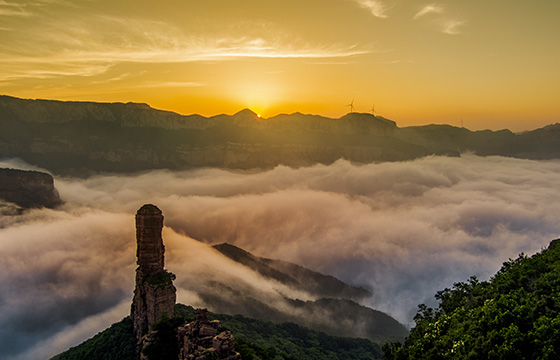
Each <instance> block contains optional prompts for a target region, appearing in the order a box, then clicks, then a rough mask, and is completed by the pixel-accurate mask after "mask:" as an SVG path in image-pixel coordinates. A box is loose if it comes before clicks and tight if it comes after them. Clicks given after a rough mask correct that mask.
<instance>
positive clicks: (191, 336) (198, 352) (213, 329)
mask: <svg viewBox="0 0 560 360" xmlns="http://www.w3.org/2000/svg"><path fill="white" fill-rule="evenodd" d="M178 339H179V359H180V360H191V359H192V360H195V359H196V360H206V359H227V360H238V359H241V356H240V355H239V354H238V353H237V352H235V341H234V339H233V336H232V335H231V332H229V331H222V332H220V322H219V321H218V320H213V321H210V320H208V310H206V309H197V310H196V320H195V321H194V322H191V323H188V324H186V325H185V326H182V327H180V328H179V330H178Z"/></svg>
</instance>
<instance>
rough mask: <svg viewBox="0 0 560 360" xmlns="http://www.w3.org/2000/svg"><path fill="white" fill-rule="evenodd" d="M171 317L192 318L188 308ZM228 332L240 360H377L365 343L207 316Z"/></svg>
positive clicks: (237, 318)
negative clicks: (232, 338)
mask: <svg viewBox="0 0 560 360" xmlns="http://www.w3.org/2000/svg"><path fill="white" fill-rule="evenodd" d="M175 314H176V315H179V316H183V317H185V318H186V319H188V320H189V321H192V320H193V319H194V318H195V312H194V309H193V308H192V307H190V306H185V305H176V306H175ZM210 317H211V318H212V319H216V320H220V323H221V326H222V327H223V328H225V329H228V330H230V331H231V332H232V334H233V336H234V338H235V343H236V346H235V349H236V351H238V352H239V353H240V354H241V357H242V358H243V360H251V359H254V360H259V359H262V360H267V359H294V360H296V359H297V360H312V359H317V360H318V359H333V360H334V359H341V360H344V359H347V360H350V359H360V360H361V359H364V360H365V359H381V358H382V352H381V348H380V346H379V345H377V344H374V343H373V342H371V341H369V340H367V339H356V338H342V337H335V336H330V335H326V334H324V333H322V332H318V331H315V330H311V329H308V328H304V327H301V326H299V325H297V324H294V323H283V324H276V323H272V322H269V321H262V320H255V319H249V318H246V317H244V316H241V315H234V316H232V315H223V314H210Z"/></svg>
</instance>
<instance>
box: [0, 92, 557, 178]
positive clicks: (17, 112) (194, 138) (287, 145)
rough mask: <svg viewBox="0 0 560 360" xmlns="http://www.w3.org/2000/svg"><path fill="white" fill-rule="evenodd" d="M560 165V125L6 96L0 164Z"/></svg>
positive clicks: (85, 167) (67, 170) (61, 170)
mask: <svg viewBox="0 0 560 360" xmlns="http://www.w3.org/2000/svg"><path fill="white" fill-rule="evenodd" d="M465 151H471V152H474V153H476V154H478V155H481V156H487V155H502V156H511V157H518V158H526V159H553V158H560V124H554V125H549V126H546V127H544V128H541V129H537V130H533V131H527V132H524V133H520V134H515V133H513V132H511V131H509V130H500V131H490V130H484V131H470V130H468V129H465V128H460V127H453V126H449V125H427V126H412V127H403V128H399V127H398V126H397V125H396V123H395V122H394V121H391V120H388V119H385V118H382V117H379V116H373V115H371V114H363V113H349V114H347V115H345V116H343V117H341V118H339V119H332V118H327V117H322V116H317V115H306V114H301V113H294V114H289V115H286V114H282V115H278V116H275V117H272V118H269V119H261V118H259V117H258V116H257V115H256V114H255V113H253V112H252V111H250V110H247V109H245V110H242V111H240V112H238V113H237V114H235V115H231V116H230V115H217V116H213V117H203V116H200V115H187V116H185V115H179V114H177V113H173V112H169V111H162V110H156V109H153V108H151V107H150V106H148V105H146V104H138V103H126V104H124V103H94V102H62V101H53V100H27V99H19V98H14V97H10V96H0V158H12V157H18V158H21V159H23V160H25V161H27V162H29V163H31V164H34V165H38V166H40V167H43V168H46V169H48V170H50V171H51V172H54V173H57V174H72V175H78V176H87V175H89V174H91V173H96V172H100V171H109V172H133V171H141V170H149V169H159V168H168V169H187V168H194V167H220V168H234V169H251V168H270V167H274V166H276V165H280V164H283V165H288V166H306V165H311V164H315V163H322V164H329V163H332V162H334V161H336V160H338V159H341V158H344V159H347V160H350V161H353V162H358V163H369V162H375V161H399V160H410V159H415V158H418V157H422V156H427V155H447V156H459V155H460V153H461V152H465Z"/></svg>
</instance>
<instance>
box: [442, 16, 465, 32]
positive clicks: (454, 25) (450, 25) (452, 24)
mask: <svg viewBox="0 0 560 360" xmlns="http://www.w3.org/2000/svg"><path fill="white" fill-rule="evenodd" d="M463 25H465V21H459V20H448V21H446V22H445V23H444V24H443V26H442V29H441V31H442V32H443V33H445V34H448V35H459V34H462V31H461V30H460V27H462V26H463Z"/></svg>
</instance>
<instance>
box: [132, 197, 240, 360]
mask: <svg viewBox="0 0 560 360" xmlns="http://www.w3.org/2000/svg"><path fill="white" fill-rule="evenodd" d="M162 229H163V214H162V212H161V210H160V209H159V208H158V207H157V206H155V205H150V204H147V205H144V206H142V207H141V208H140V209H139V210H138V212H137V213H136V243H137V250H136V256H137V264H138V268H137V269H136V288H135V289H134V298H133V300H132V307H131V310H130V317H131V318H132V322H133V328H134V335H135V336H136V339H137V340H138V346H137V354H138V358H139V359H140V360H150V359H155V358H157V359H167V358H172V359H173V360H176V359H178V360H210V359H224V360H239V359H241V356H240V355H239V354H238V353H237V352H235V341H234V339H233V336H232V335H231V333H230V332H229V331H220V322H219V321H209V320H208V311H207V310H206V309H197V312H196V320H195V321H194V322H192V323H188V324H186V325H184V326H179V327H177V325H175V327H174V326H173V325H172V324H173V323H174V321H175V320H176V319H177V318H173V316H174V307H175V300H176V291H177V290H176V288H175V286H174V285H173V280H175V275H173V274H172V273H170V272H168V271H167V270H165V269H164V265H165V246H164V245H163V239H162V235H161V233H162ZM154 325H156V326H154ZM158 325H159V326H158ZM170 327H171V328H172V329H171V330H170ZM169 330H170V331H169ZM160 348H164V349H165V352H166V353H165V355H162V353H160V352H159V351H158V349H160ZM154 353H156V354H157V355H154ZM153 356H155V357H153Z"/></svg>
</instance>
